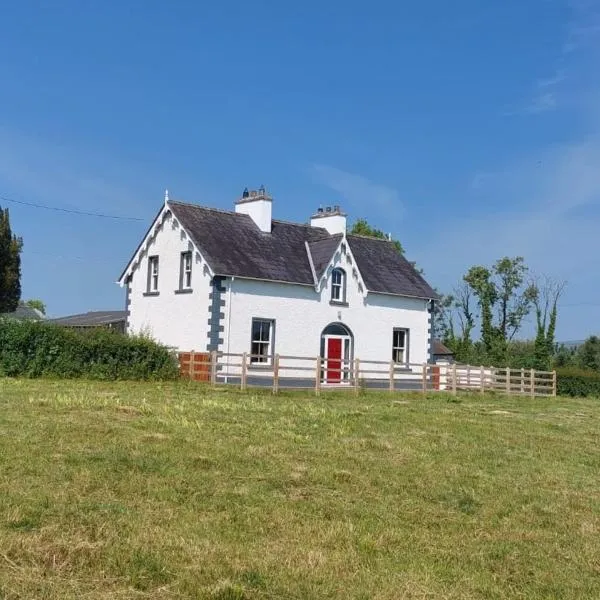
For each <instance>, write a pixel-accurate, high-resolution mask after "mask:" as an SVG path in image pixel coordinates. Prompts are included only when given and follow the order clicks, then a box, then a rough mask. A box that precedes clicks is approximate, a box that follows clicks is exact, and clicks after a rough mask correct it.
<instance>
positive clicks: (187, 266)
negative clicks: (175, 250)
mask: <svg viewBox="0 0 600 600" xmlns="http://www.w3.org/2000/svg"><path fill="white" fill-rule="evenodd" d="M193 261H194V255H193V253H192V252H191V251H190V250H188V251H187V252H182V253H181V267H180V268H181V273H180V281H179V287H180V289H182V290H191V289H192V265H193Z"/></svg>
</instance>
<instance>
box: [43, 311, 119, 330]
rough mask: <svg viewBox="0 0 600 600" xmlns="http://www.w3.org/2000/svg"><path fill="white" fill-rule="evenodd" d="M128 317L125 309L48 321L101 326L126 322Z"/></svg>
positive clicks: (78, 325) (72, 325) (72, 324)
mask: <svg viewBox="0 0 600 600" xmlns="http://www.w3.org/2000/svg"><path fill="white" fill-rule="evenodd" d="M126 318H127V313H126V312H125V311H124V310H103V311H93V312H87V313H83V314H80V315H70V316H68V317H59V318H58V319H48V322H49V323H54V324H55V325H62V326H63V327H100V326H102V325H113V324H115V323H120V322H122V321H123V322H124V321H125V319H126Z"/></svg>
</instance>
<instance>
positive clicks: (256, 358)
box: [250, 319, 275, 364]
mask: <svg viewBox="0 0 600 600" xmlns="http://www.w3.org/2000/svg"><path fill="white" fill-rule="evenodd" d="M274 328H275V321H270V320H268V319H252V346H251V348H250V354H251V356H250V362H251V363H262V364H268V363H270V362H271V354H272V352H271V349H272V347H273V330H274Z"/></svg>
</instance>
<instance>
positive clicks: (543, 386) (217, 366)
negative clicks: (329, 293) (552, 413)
mask: <svg viewBox="0 0 600 600" xmlns="http://www.w3.org/2000/svg"><path fill="white" fill-rule="evenodd" d="M179 366H180V373H181V376H182V377H184V378H187V379H193V380H195V381H205V382H207V383H211V384H212V385H220V384H229V385H237V386H239V387H240V388H241V389H246V388H248V387H262V388H269V389H271V390H272V391H273V393H277V392H278V391H279V390H281V389H289V390H292V389H296V390H314V392H315V394H317V395H318V394H320V393H322V392H327V391H334V390H344V389H346V390H351V391H354V392H355V393H358V392H359V391H361V390H379V391H382V390H388V391H390V392H396V391H415V392H422V393H423V394H426V393H428V392H435V391H446V392H450V393H452V394H458V393H459V392H475V393H481V394H483V393H485V392H496V393H500V394H505V395H509V396H515V395H518V396H530V397H536V396H556V372H555V371H537V370H534V369H510V368H508V367H503V368H497V367H483V366H472V365H457V364H443V363H442V364H429V363H405V364H397V363H395V362H393V361H390V362H386V361H376V360H361V359H358V358H355V359H353V360H349V359H340V358H335V359H331V358H323V357H320V356H314V357H311V356H286V355H279V354H275V355H274V356H265V355H252V354H246V353H244V354H227V353H223V352H210V353H209V352H181V353H179Z"/></svg>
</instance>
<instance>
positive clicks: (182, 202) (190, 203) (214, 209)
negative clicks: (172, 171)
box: [167, 199, 247, 216]
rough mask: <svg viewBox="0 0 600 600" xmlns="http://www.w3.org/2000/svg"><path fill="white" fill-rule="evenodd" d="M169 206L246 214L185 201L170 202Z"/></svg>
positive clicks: (228, 213) (168, 202) (229, 213)
mask: <svg viewBox="0 0 600 600" xmlns="http://www.w3.org/2000/svg"><path fill="white" fill-rule="evenodd" d="M167 204H181V205H182V206H191V207H192V208H201V209H202V210H209V211H211V212H218V213H225V214H227V215H242V216H247V215H244V213H238V212H235V211H234V210H227V209H225V208H215V207H214V206H204V205H203V204H195V203H194V202H184V201H183V200H170V199H169V200H168V201H167Z"/></svg>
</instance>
